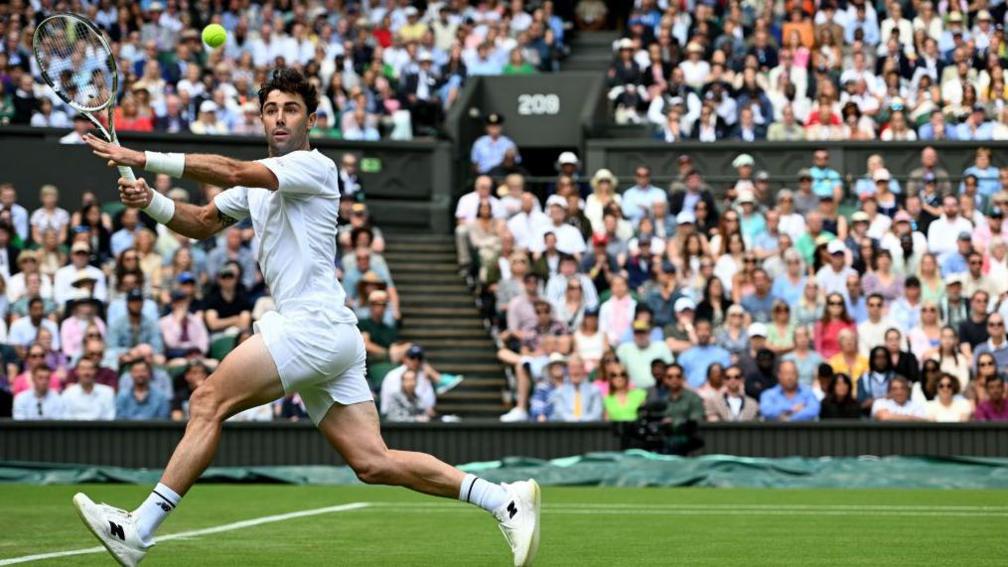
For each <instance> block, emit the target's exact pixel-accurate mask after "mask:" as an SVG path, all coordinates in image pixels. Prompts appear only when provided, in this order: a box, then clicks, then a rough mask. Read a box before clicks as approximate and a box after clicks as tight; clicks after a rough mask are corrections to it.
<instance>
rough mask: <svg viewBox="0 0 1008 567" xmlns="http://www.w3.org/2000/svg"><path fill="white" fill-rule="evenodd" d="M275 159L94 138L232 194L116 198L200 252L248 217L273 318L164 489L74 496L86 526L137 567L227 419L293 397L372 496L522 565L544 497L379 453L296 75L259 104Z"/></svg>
mask: <svg viewBox="0 0 1008 567" xmlns="http://www.w3.org/2000/svg"><path fill="white" fill-rule="evenodd" d="M259 105H260V112H261V115H262V121H263V127H264V130H265V134H266V142H267V145H268V147H269V157H268V158H266V159H261V160H257V161H238V160H234V159H230V158H226V157H223V156H219V155H204V154H162V153H156V152H140V151H135V150H131V149H128V148H125V147H120V146H116V145H113V144H109V143H107V142H105V141H104V140H101V139H99V138H96V137H94V136H91V135H88V136H86V138H85V141H86V142H87V143H88V144H89V145H90V146H91V149H92V150H93V152H94V154H95V155H97V156H98V157H100V158H102V159H105V160H107V161H108V164H109V165H110V166H115V165H124V166H129V167H138V168H144V169H145V170H147V171H149V172H152V173H165V174H168V175H171V176H172V177H185V178H188V179H193V180H195V181H199V182H203V183H210V184H213V185H218V186H221V187H227V188H229V189H227V190H226V191H223V192H222V193H220V194H219V195H218V196H217V197H216V198H215V199H214V200H213V202H212V203H209V204H207V205H205V206H203V207H199V206H195V205H191V204H186V203H177V204H176V203H174V202H173V201H172V200H170V199H168V198H167V197H165V196H164V195H161V194H160V193H158V192H157V191H154V190H153V189H151V188H150V187H149V186H148V185H147V183H146V182H145V181H144V180H143V179H137V180H136V181H129V180H127V179H125V178H121V179H119V194H120V198H121V200H122V202H123V204H125V205H126V206H128V207H134V208H140V209H143V210H144V211H146V212H147V213H148V214H149V215H150V216H151V217H153V218H154V219H155V220H157V221H158V222H160V223H163V224H166V225H168V227H169V228H171V229H172V230H174V231H175V232H178V233H181V234H183V235H185V236H188V237H190V238H195V239H197V240H203V239H205V238H208V237H210V236H211V235H213V234H214V233H216V232H218V231H220V230H222V229H224V228H226V227H228V226H230V225H232V224H234V223H236V222H238V221H239V220H242V219H245V218H247V217H251V219H252V226H253V228H254V230H255V233H256V235H257V236H258V237H259V240H260V245H259V258H258V260H259V265H260V267H261V269H262V272H263V275H264V277H265V279H266V284H267V285H268V286H269V289H270V292H271V293H272V295H273V298H274V300H275V301H276V307H277V310H276V311H273V312H270V313H267V314H266V315H265V316H263V318H262V319H261V320H259V321H258V322H257V323H256V324H255V331H256V332H255V334H254V335H253V336H252V337H251V338H250V339H248V340H246V341H244V342H242V343H241V344H240V345H238V347H236V348H235V349H234V350H233V351H232V352H231V353H230V354H228V355H227V357H225V358H224V360H223V361H222V362H221V363H220V366H218V368H217V370H216V371H215V372H214V373H213V374H212V375H211V376H210V378H209V379H208V380H207V381H206V382H205V383H204V384H203V385H202V386H200V387H199V388H198V389H197V390H196V391H195V392H193V394H192V398H191V399H190V402H189V413H190V416H189V423H188V424H187V426H186V430H185V435H184V436H183V437H182V440H181V441H180V442H179V444H178V446H177V447H176V448H175V452H174V453H173V454H172V456H171V460H169V462H168V466H167V467H166V468H165V470H164V473H163V474H162V476H161V482H160V483H158V485H157V486H156V487H154V489H153V490H152V491H151V493H150V496H148V497H147V499H146V500H145V501H144V502H143V503H142V504H141V505H140V507H139V508H137V509H136V510H133V511H132V512H128V511H125V510H121V509H118V508H114V507H112V506H109V505H106V504H97V503H95V502H92V501H91V499H89V498H88V497H87V496H85V495H84V494H81V493H78V494H76V495H75V496H74V499H73V501H74V505H75V506H76V507H77V510H78V512H79V513H80V515H81V518H82V519H83V520H84V522H85V524H87V526H88V528H89V529H90V530H91V532H92V533H94V534H95V536H97V537H98V539H99V540H101V542H102V544H104V545H105V547H106V549H108V551H109V552H110V553H111V554H112V555H113V556H114V557H115V558H116V559H117V560H118V561H119V562H120V563H121V564H122V565H127V566H133V565H136V564H137V563H139V562H140V561H141V560H142V559H143V558H144V556H145V555H146V553H147V551H148V550H149V549H150V547H151V546H152V545H153V544H154V534H155V532H156V531H157V529H158V526H160V525H161V523H162V522H163V521H164V520H165V519H166V518H167V517H168V516H169V515H170V514H171V513H172V511H173V510H175V508H176V507H177V506H178V505H179V504H180V502H181V500H182V497H183V496H184V495H185V493H186V492H187V491H188V490H189V489H190V488H191V487H192V485H193V483H195V482H196V479H197V478H198V477H199V476H200V474H201V473H202V472H203V471H204V470H205V469H206V468H207V466H208V465H209V464H210V462H211V461H212V460H213V457H214V454H215V453H216V451H217V444H218V442H219V441H220V436H221V424H222V423H223V422H224V420H226V419H227V418H229V417H230V416H232V415H234V414H236V413H238V412H240V411H242V410H245V409H247V408H251V407H255V406H258V405H261V404H265V403H269V402H272V401H274V400H276V399H278V398H281V397H283V396H284V395H285V394H288V393H290V392H298V393H300V395H301V399H302V400H304V403H305V406H306V408H307V410H308V413H309V415H311V418H312V420H313V421H314V422H315V424H316V425H317V427H318V428H319V430H320V431H321V432H322V435H324V436H325V438H326V439H327V440H328V441H329V443H331V444H332V446H333V448H335V449H336V451H338V452H339V453H340V455H342V456H343V458H344V460H346V462H347V463H348V464H349V465H350V467H352V468H353V470H354V472H355V473H356V474H357V477H358V478H359V479H361V480H362V481H363V482H365V483H368V484H390V485H397V486H405V487H407V488H411V489H413V490H416V491H419V492H423V493H425V494H431V495H434V496H442V497H453V498H458V499H459V500H462V501H465V502H469V503H471V504H474V505H476V506H479V507H481V508H483V509H484V510H486V511H488V512H490V513H491V514H493V516H494V517H495V518H496V519H497V521H498V522H499V525H500V529H501V531H502V532H503V533H504V537H505V539H507V541H508V543H509V545H510V546H511V551H512V553H513V556H514V565H516V566H520V565H530V564H531V562H532V560H533V559H534V557H535V554H536V551H537V548H538V544H539V506H540V490H539V486H538V484H537V483H536V482H535V481H534V480H528V481H521V482H515V483H512V484H499V485H498V484H494V483H491V482H488V481H485V480H483V479H481V478H478V477H476V476H473V475H471V474H464V473H463V472H462V471H460V470H458V469H456V468H454V467H451V466H449V465H447V464H445V463H443V462H441V461H439V460H437V459H436V458H434V457H432V456H430V455H426V454H423V453H413V452H406V451H393V450H390V449H389V448H388V447H386V446H385V443H384V441H383V440H382V437H381V433H380V431H379V425H378V413H377V411H376V409H375V404H374V401H373V398H372V395H371V391H370V389H369V388H368V385H367V382H366V381H365V378H364V375H365V368H364V359H365V353H364V342H363V340H362V338H361V335H360V333H359V332H358V330H357V326H356V322H357V319H356V317H355V315H354V313H353V311H352V310H350V309H349V308H347V306H346V298H345V294H344V291H343V288H342V286H341V285H340V283H339V281H338V280H337V278H336V272H335V267H334V264H335V262H334V259H335V258H336V253H337V250H336V218H337V213H338V211H339V199H340V182H339V179H340V176H339V171H338V170H337V168H336V164H335V163H333V161H332V160H330V159H329V158H327V157H326V156H324V155H322V154H321V153H319V151H318V150H312V149H311V148H310V147H309V144H308V132H309V130H311V128H312V126H314V125H315V120H316V114H315V109H316V108H317V106H318V93H317V91H316V89H315V87H314V86H312V85H311V84H310V83H309V82H308V81H307V80H306V79H305V77H304V76H303V75H302V74H301V73H300V72H298V71H296V70H292V69H289V68H281V69H277V70H275V72H273V73H272V75H271V77H270V79H269V81H268V82H267V83H266V84H264V85H263V87H262V88H261V89H260V90H259Z"/></svg>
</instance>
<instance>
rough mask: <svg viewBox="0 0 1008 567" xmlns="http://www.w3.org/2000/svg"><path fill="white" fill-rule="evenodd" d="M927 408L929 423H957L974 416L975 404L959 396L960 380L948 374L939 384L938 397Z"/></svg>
mask: <svg viewBox="0 0 1008 567" xmlns="http://www.w3.org/2000/svg"><path fill="white" fill-rule="evenodd" d="M926 407H927V419H928V421H938V422H956V423H957V422H965V421H969V420H970V418H971V417H972V416H973V404H971V403H970V402H969V401H968V400H966V398H964V397H962V396H960V395H959V379H958V378H956V377H955V376H953V375H951V374H949V373H947V372H946V373H944V374H943V375H942V377H941V380H940V381H939V382H938V396H937V397H935V399H933V400H931V401H930V402H928V403H927V406H926Z"/></svg>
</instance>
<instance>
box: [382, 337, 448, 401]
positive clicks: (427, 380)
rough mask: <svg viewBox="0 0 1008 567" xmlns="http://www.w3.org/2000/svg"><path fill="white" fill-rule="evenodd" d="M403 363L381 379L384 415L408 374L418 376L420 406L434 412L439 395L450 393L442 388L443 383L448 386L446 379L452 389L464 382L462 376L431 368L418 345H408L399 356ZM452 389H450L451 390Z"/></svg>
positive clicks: (417, 393) (417, 391)
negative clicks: (443, 372)
mask: <svg viewBox="0 0 1008 567" xmlns="http://www.w3.org/2000/svg"><path fill="white" fill-rule="evenodd" d="M399 356H400V358H401V360H402V363H401V364H400V365H399V366H396V367H395V368H392V369H391V370H389V371H388V373H387V374H385V377H384V378H383V379H381V393H380V396H379V400H380V407H379V409H380V411H381V413H382V415H384V414H385V413H386V412H388V411H389V409H390V404H389V402H390V401H391V399H392V396H393V394H394V393H395V392H398V391H400V389H401V387H402V379H403V376H405V375H406V374H407V373H413V374H415V376H416V384H417V385H416V395H417V397H418V398H419V399H420V406H421V407H422V408H423V409H424V410H433V408H434V405H435V404H436V403H437V395H438V394H440V393H444V392H446V391H448V389H443V388H442V383H445V384H446V385H447V382H446V379H447V380H448V381H449V382H451V387H454V386H456V385H458V383H459V382H461V381H462V377H461V376H455V375H448V374H442V373H440V372H438V371H437V370H435V369H434V367H433V366H431V364H430V362H428V361H427V355H426V353H425V351H424V349H423V347H421V346H420V345H418V344H411V343H406V348H405V350H404V351H402V353H401V354H400V355H399ZM449 389H450V388H449Z"/></svg>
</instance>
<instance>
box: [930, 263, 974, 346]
mask: <svg viewBox="0 0 1008 567" xmlns="http://www.w3.org/2000/svg"><path fill="white" fill-rule="evenodd" d="M967 297H971V296H970V295H964V294H963V275H962V274H950V275H948V276H946V277H945V281H944V293H942V295H941V296H940V297H939V298H938V300H937V301H936V302H935V303H937V304H938V314H939V316H940V318H941V320H942V323H943V324H945V325H948V326H950V327H952V328H953V329H959V324H960V323H962V322H963V321H966V320H968V318H969V306H968V305H967V301H966V298H967ZM957 333H958V331H957ZM964 340H965V339H963V338H961V337H960V341H964Z"/></svg>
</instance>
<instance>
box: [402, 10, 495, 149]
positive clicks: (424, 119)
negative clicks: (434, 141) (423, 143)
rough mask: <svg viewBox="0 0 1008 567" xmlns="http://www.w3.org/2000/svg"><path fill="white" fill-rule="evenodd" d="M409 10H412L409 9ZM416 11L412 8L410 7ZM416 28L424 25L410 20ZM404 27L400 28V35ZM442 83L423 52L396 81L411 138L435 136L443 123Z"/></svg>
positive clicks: (428, 54)
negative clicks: (409, 123) (409, 124)
mask: <svg viewBox="0 0 1008 567" xmlns="http://www.w3.org/2000/svg"><path fill="white" fill-rule="evenodd" d="M410 8H413V7H412V6H410ZM413 9H414V10H416V8H413ZM410 21H412V22H415V25H416V26H424V27H426V26H425V24H423V23H422V22H419V21H416V18H415V17H414V18H412V19H411V20H410ZM405 28H407V26H405V25H404V26H403V27H402V28H400V33H401V32H402V31H403V30H404V29H405ZM443 84H444V81H443V80H442V79H441V77H440V76H439V73H438V72H437V71H436V70H435V68H434V57H433V55H431V53H430V51H427V50H426V49H425V50H423V51H421V52H420V54H419V55H418V56H417V65H416V66H415V67H414V66H409V67H407V68H406V69H404V72H403V76H402V77H401V78H400V85H399V87H400V91H401V93H402V96H404V97H405V103H406V104H405V107H406V109H407V110H409V112H410V119H411V122H412V126H413V132H414V134H415V135H418V136H422V135H425V134H427V133H431V134H436V133H437V127H438V125H439V124H440V122H441V121H442V120H443V112H444V111H443V106H442V103H441V98H440V96H439V94H438V93H439V90H440V89H441V86H442V85H443ZM495 165H496V164H495Z"/></svg>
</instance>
